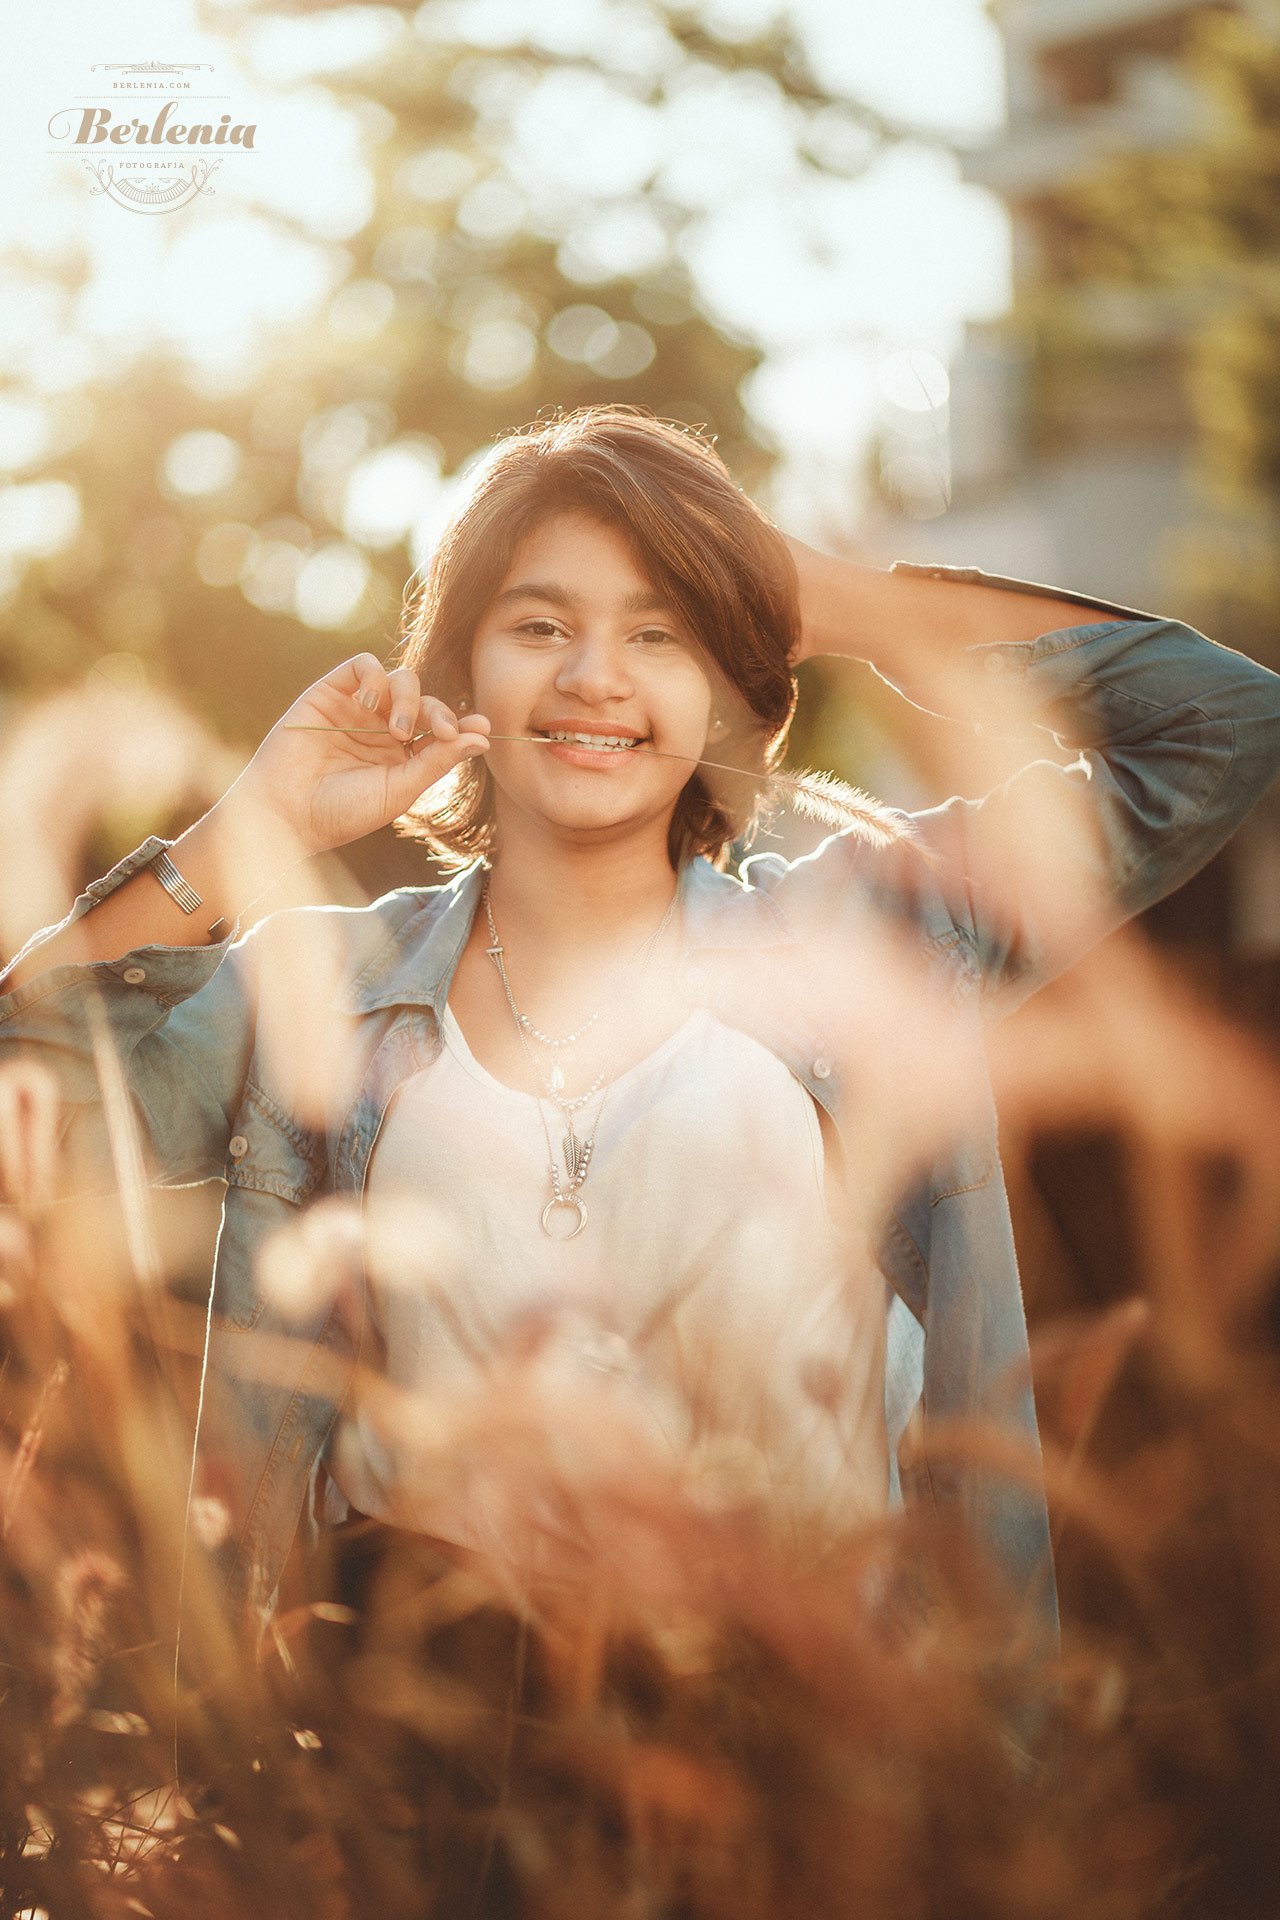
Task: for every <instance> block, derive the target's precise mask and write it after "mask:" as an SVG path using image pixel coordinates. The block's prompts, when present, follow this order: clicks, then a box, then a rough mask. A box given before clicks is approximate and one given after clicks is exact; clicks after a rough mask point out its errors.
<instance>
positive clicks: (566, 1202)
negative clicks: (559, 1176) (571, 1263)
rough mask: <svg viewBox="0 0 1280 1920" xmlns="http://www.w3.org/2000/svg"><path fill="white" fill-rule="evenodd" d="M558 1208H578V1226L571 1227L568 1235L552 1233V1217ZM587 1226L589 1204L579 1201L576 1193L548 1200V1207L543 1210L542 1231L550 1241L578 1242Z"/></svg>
mask: <svg viewBox="0 0 1280 1920" xmlns="http://www.w3.org/2000/svg"><path fill="white" fill-rule="evenodd" d="M558 1207H576V1208H577V1210H578V1219H577V1224H576V1225H575V1226H572V1227H570V1229H569V1231H568V1233H552V1231H551V1216H552V1214H553V1213H554V1212H555V1211H556V1209H557V1208H558ZM586 1224H587V1203H586V1201H585V1200H579V1198H578V1196H577V1194H576V1193H566V1194H559V1195H557V1196H556V1197H555V1198H554V1199H552V1200H548V1202H547V1204H546V1206H545V1207H544V1208H543V1209H542V1231H543V1232H544V1233H545V1234H546V1236H547V1238H548V1240H576V1239H577V1237H578V1235H579V1234H580V1233H581V1232H582V1229H583V1228H584V1227H585V1226H586Z"/></svg>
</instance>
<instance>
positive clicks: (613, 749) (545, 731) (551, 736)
mask: <svg viewBox="0 0 1280 1920" xmlns="http://www.w3.org/2000/svg"><path fill="white" fill-rule="evenodd" d="M533 731H534V732H535V733H536V734H537V736H538V738H539V739H540V740H551V741H554V742H555V744H556V745H557V746H563V747H579V748H585V749H586V751H587V752H588V753H627V752H629V751H630V749H631V748H632V747H640V746H643V745H644V738H638V737H637V736H635V735H634V734H623V733H572V732H570V731H569V729H568V728H566V727H552V728H539V727H535V728H534V729H533ZM645 737H647V736H645Z"/></svg>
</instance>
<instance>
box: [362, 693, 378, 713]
mask: <svg viewBox="0 0 1280 1920" xmlns="http://www.w3.org/2000/svg"><path fill="white" fill-rule="evenodd" d="M377 704H378V689H377V688H376V687H366V688H365V690H364V692H363V693H362V694H361V695H360V705H361V706H362V707H363V708H364V709H365V711H366V712H367V713H372V712H373V710H374V708H375V707H376V706H377Z"/></svg>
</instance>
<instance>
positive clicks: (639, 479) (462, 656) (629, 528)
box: [398, 406, 800, 866]
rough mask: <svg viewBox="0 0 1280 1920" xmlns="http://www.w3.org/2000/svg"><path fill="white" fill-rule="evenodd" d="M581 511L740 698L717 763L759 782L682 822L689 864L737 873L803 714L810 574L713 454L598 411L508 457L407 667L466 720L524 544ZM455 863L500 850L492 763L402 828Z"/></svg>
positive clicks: (516, 444) (677, 837)
mask: <svg viewBox="0 0 1280 1920" xmlns="http://www.w3.org/2000/svg"><path fill="white" fill-rule="evenodd" d="M563 512H577V513H583V514H587V515H589V516H590V517H591V518H592V519H595V520H599V521H601V522H603V523H604V524H606V525H608V526H612V527H616V528H617V529H618V530H619V532H621V533H622V534H624V535H625V536H626V538H627V540H628V541H629V543H630V545H631V547H632V550H633V551H634V553H635V556H636V559H637V561H638V563H639V564H640V565H641V566H642V568H643V569H644V571H645V572H646V573H647V574H648V575H649V577H650V578H651V579H652V580H653V582H654V584H655V586H657V587H658V588H659V589H660V590H661V591H662V593H663V594H664V595H665V596H666V597H667V598H669V600H670V601H671V603H672V605H673V606H674V608H675V609H676V611H677V612H678V613H679V614H680V615H681V617H682V618H683V620H684V621H685V622H686V623H687V625H688V628H689V631H690V632H691V634H692V635H693V636H694V638H695V639H696V640H697V642H698V644H699V645H700V647H701V648H702V650H703V653H704V654H705V656H706V659H707V661H708V663H709V665H710V667H711V669H712V672H713V673H715V674H718V675H719V676H720V677H722V679H723V680H724V682H725V683H726V685H727V687H728V689H729V691H730V693H731V694H737V695H738V696H739V698H738V700H736V701H732V702H731V705H732V708H733V711H732V712H731V713H727V714H726V715H725V719H726V720H727V721H728V722H729V727H730V731H729V732H728V734H726V735H725V736H724V738H723V741H722V744H721V746H720V747H719V749H718V751H717V758H719V759H723V760H725V761H728V762H729V763H731V764H732V765H733V766H734V767H741V768H743V769H745V777H740V776H738V775H736V774H720V775H714V774H713V775H710V776H708V774H707V772H706V770H705V769H701V768H700V769H698V771H697V772H696V773H694V774H693V776H692V777H691V779H690V780H689V782H688V784H687V785H686V786H685V788H684V790H683V792H682V793H681V795H680V798H679V800H678V802H677V804H676V809H675V813H674V815H673V818H672V822H671V831H670V839H669V845H670V850H671V858H672V861H673V863H674V864H679V862H680V860H681V859H683V858H685V857H687V856H688V855H690V854H695V853H704V854H706V855H707V856H708V858H709V859H711V860H712V861H714V862H716V863H717V864H719V863H721V862H722V861H723V859H724V856H725V854H726V852H727V850H728V847H729V845H730V843H731V842H732V841H734V840H736V839H739V838H741V837H749V836H750V834H751V832H752V830H753V829H754V827H755V825H756V823H757V820H758V818H759V816H760V813H761V810H762V807H763V805H764V802H765V799H766V795H767V791H768V777H769V774H770V772H771V771H772V769H773V768H774V767H775V766H776V765H777V762H778V760H779V758H780V756H781V753H782V748H783V745H784V743H785V740H786V735H787V728H788V726H789V725H790V721H791V715H792V712H793V711H794V708H795V692H796V689H795V681H794V680H793V679H792V676H791V667H790V656H791V653H792V651H793V649H794V647H795V644H796V641H797V639H798V638H799V626H800V610H799V598H798V592H797V584H796V574H795V568H794V565H793V563H792V560H791V556H790V554H789V552H788V551H787V546H786V542H785V541H784V540H783V538H782V535H781V534H780V533H779V532H778V530H777V528H776V527H775V526H774V525H773V524H772V522H771V521H770V520H768V519H767V518H766V517H765V515H764V514H763V513H762V512H761V510H760V509H759V507H757V506H756V505H755V504H754V503H753V502H752V501H751V500H749V499H748V498H747V497H746V495H745V494H744V493H743V492H742V490H741V489H740V488H739V487H737V486H736V485H735V484H734V481H733V479H732V478H731V476H730V474H729V470H728V468H727V467H726V466H725V464H724V462H723V460H721V458H720V456H719V454H718V453H717V452H716V451H715V449H714V447H713V446H712V445H711V444H710V442H709V441H708V440H706V439H704V438H703V437H702V436H701V435H700V434H698V433H696V432H694V431H693V430H692V429H690V428H685V427H678V426H672V425H669V424H668V423H667V422H666V421H663V420H657V419H654V418H653V417H652V416H651V415H649V414H646V413H641V412H639V411H637V410H634V409H632V408H629V407H618V406H607V407H584V408H582V409H581V410H579V411H578V412H575V413H570V414H565V415H561V416H557V417H555V418H552V419H550V420H547V421H541V422H538V423H536V424H535V425H533V426H530V427H526V428H525V429H524V430H523V431H522V432H519V433H514V434H512V435H510V437H509V438H507V439H506V440H503V441H502V442H500V443H499V446H498V448H497V451H496V452H495V453H494V454H493V455H492V456H491V458H490V459H489V461H488V463H487V465H486V466H485V468H484V471H483V474H482V476H481V478H480V480H479V482H478V484H477V485H476V487H475V489H474V491H473V492H472V493H471V495H470V497H469V498H468V500H467V502H466V504H465V505H464V506H463V508H462V510H461V511H460V512H459V513H458V514H457V516H456V517H455V519H454V520H453V521H452V522H451V524H450V525H449V527H448V528H447V529H446V531H445V534H444V536H443V538H442V539H441V541H440V543H439V545H438V546H437V548H436V550H435V553H434V555H433V556H432V560H431V565H430V568H429V570H428V572H427V575H426V578H425V580H424V581H423V583H422V586H421V588H420V590H419V591H418V593H417V594H416V595H415V596H414V597H413V598H412V599H411V600H410V601H409V603H408V605H407V607H406V619H405V631H404V639H403V644H402V654H401V657H402V663H403V665H405V666H408V667H412V668H414V669H415V671H416V672H417V673H418V674H419V676H420V677H421V680H422V684H423V688H424V690H425V691H426V692H428V693H432V694H434V695H435V696H436V697H437V698H439V699H442V700H444V701H446V702H447V703H448V705H450V706H455V707H456V704H457V701H458V695H459V689H460V688H462V687H465V686H466V684H467V680H468V678H469V675H470V662H471V643H472V639H473V636H474V634H475V630H476V627H477V625H478V623H479V621H480V619H481V616H482V615H483V613H484V611H485V609H486V607H487V606H488V605H489V603H490V601H491V600H492V598H493V596H494V594H495V593H496V592H497V591H498V588H499V587H500V586H501V584H502V581H503V579H504V578H505V576H506V573H507V570H508V568H509V567H510V565H511V561H512V557H513V555H514V553H515V550H516V548H517V546H518V545H519V544H520V542H521V541H522V540H523V539H524V538H525V537H526V536H527V535H528V534H529V533H531V532H532V531H533V529H534V528H535V527H537V526H538V525H539V524H541V523H542V522H543V521H545V520H546V519H548V518H549V517H550V516H551V515H553V514H557V513H563ZM398 824H399V827H400V830H401V832H404V833H409V834H412V835H413V836H414V837H416V838H418V839H421V840H425V841H427V843H428V844H429V845H430V846H431V847H432V848H433V849H434V850H435V851H436V853H437V854H438V855H440V856H441V857H442V858H443V859H444V860H445V861H446V863H448V864H451V865H455V866H461V865H463V864H465V863H467V862H469V861H471V860H474V859H475V858H477V856H485V855H487V854H488V853H490V852H491V851H492V848H493V844H494V816H493V797H492V789H491V786H490V781H489V776H488V774H487V772H486V770H485V768H484V765H483V762H482V761H466V762H464V763H463V764H462V766H460V767H459V768H457V769H456V771H455V773H454V774H453V775H451V776H450V778H449V779H448V780H446V781H443V782H442V783H441V784H440V785H439V786H437V787H435V788H433V789H432V790H431V791H430V792H429V793H427V794H425V795H424V796H423V798H422V799H421V800H419V801H418V802H417V804H416V805H415V806H414V807H412V808H411V809H410V810H409V812H408V813H406V814H405V815H404V816H403V818H402V819H401V820H400V822H399V823H398Z"/></svg>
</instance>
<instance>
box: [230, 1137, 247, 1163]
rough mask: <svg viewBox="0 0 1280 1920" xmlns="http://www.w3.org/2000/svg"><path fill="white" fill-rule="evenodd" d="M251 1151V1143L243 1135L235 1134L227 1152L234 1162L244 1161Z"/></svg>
mask: <svg viewBox="0 0 1280 1920" xmlns="http://www.w3.org/2000/svg"><path fill="white" fill-rule="evenodd" d="M248 1151H249V1142H248V1141H247V1140H246V1139H245V1137H244V1135H243V1134H242V1133H233V1134H232V1136H231V1138H230V1139H229V1140H228V1142H227V1152H228V1153H229V1154H230V1155H231V1158H232V1159H233V1160H243V1159H244V1157H245V1155H246V1153H248Z"/></svg>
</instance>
